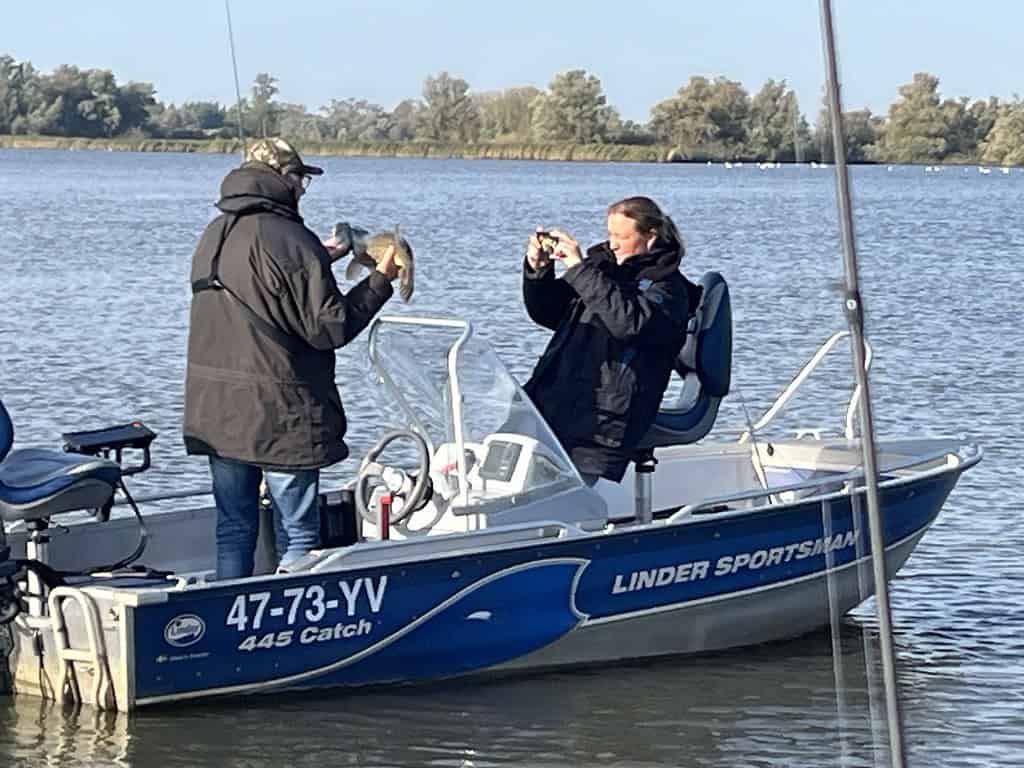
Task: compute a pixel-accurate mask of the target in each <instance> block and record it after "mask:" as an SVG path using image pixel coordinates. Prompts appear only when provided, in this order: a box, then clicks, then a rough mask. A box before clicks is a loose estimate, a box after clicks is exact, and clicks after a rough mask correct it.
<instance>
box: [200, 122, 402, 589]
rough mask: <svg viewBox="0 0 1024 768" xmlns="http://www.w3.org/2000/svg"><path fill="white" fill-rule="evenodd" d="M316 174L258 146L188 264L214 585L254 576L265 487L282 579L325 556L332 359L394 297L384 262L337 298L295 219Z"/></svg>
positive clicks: (283, 149) (336, 411)
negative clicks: (321, 501)
mask: <svg viewBox="0 0 1024 768" xmlns="http://www.w3.org/2000/svg"><path fill="white" fill-rule="evenodd" d="M322 173H323V170H322V169H320V168H317V167H316V166H312V165H306V164H305V163H304V162H303V161H302V159H301V158H300V157H299V154H298V152H296V150H295V149H294V148H293V147H292V146H291V145H290V144H288V143H287V142H285V141H283V140H282V139H261V140H259V141H257V142H256V143H255V144H253V146H252V147H250V149H249V151H248V154H247V155H246V162H245V163H243V164H242V166H241V167H240V168H237V169H235V170H233V171H231V172H230V173H228V175H227V176H226V177H225V178H224V181H223V182H222V183H221V198H220V201H219V202H218V203H217V208H218V209H220V211H221V215H220V216H218V217H217V218H215V219H214V220H213V221H212V222H211V223H210V224H209V226H207V228H206V230H205V231H204V232H203V235H202V238H201V239H200V241H199V245H198V247H197V248H196V251H195V254H194V256H193V258H192V293H193V296H192V309H191V317H190V323H189V341H188V371H187V374H186V380H185V417H184V430H183V432H184V438H185V448H186V451H187V452H188V453H190V454H201V455H206V456H208V457H209V461H210V472H211V475H212V477H213V494H214V499H215V502H216V506H217V533H216V537H217V578H218V579H228V578H240V577H243V576H249V575H251V574H252V572H253V563H254V556H255V551H256V539H257V536H258V533H259V486H260V481H261V479H262V480H265V482H266V486H267V489H268V491H269V495H270V498H271V501H272V502H273V505H274V510H275V512H276V519H277V522H278V525H277V526H276V527H277V550H278V554H279V557H280V565H281V566H282V567H286V566H287V565H288V564H289V563H291V562H293V561H294V560H297V559H298V558H300V557H302V556H303V555H305V554H306V553H307V552H309V550H311V549H314V548H315V547H316V546H318V544H319V530H320V523H319V512H318V509H317V503H316V497H317V492H318V484H319V470H320V468H321V467H326V466H328V465H330V464H333V463H335V462H337V461H341V460H342V459H344V458H345V457H346V456H348V447H347V446H346V445H345V442H344V440H343V438H344V435H345V430H346V426H347V425H346V421H345V412H344V410H343V408H342V405H341V398H340V396H339V395H338V389H337V387H336V386H335V383H334V377H335V356H334V350H335V349H337V348H338V347H341V346H344V345H345V344H347V343H348V342H350V341H351V340H352V339H354V338H355V337H356V336H357V335H358V334H359V333H360V332H361V331H362V330H363V329H364V328H365V327H366V326H367V325H368V324H369V322H370V320H371V319H372V318H373V316H374V315H375V314H376V313H377V312H378V311H379V310H380V308H381V307H382V306H383V305H384V303H385V302H386V301H387V300H388V298H390V296H391V293H392V288H391V281H392V280H393V279H394V278H395V277H396V275H397V273H398V268H397V266H396V265H395V262H394V254H393V252H392V253H389V254H387V255H386V256H385V258H384V259H383V260H382V261H381V262H380V264H378V265H377V269H376V271H374V272H371V273H370V275H369V276H368V277H367V278H366V279H364V280H363V281H362V282H361V283H359V284H358V285H356V286H354V287H353V288H352V289H351V290H350V291H349V292H348V293H347V294H343V293H342V292H341V291H340V290H339V289H338V285H337V283H336V282H335V279H334V275H333V273H332V272H331V263H332V261H333V260H335V259H337V258H339V257H341V256H342V255H344V253H343V252H340V251H339V250H338V249H329V248H328V247H326V246H325V244H324V243H321V242H320V239H319V238H318V237H317V236H316V235H315V234H314V233H313V232H312V231H310V230H309V229H308V228H307V227H306V226H305V225H304V224H303V221H302V217H301V216H299V211H298V206H299V200H300V199H301V198H302V195H303V194H304V193H305V190H306V187H307V186H308V185H309V182H310V180H311V179H312V178H313V177H314V176H319V175H320V174H322Z"/></svg>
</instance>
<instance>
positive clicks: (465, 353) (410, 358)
mask: <svg viewBox="0 0 1024 768" xmlns="http://www.w3.org/2000/svg"><path fill="white" fill-rule="evenodd" d="M428 323H433V324H428ZM441 323H443V325H442V324H441ZM372 359H373V363H374V373H375V375H376V376H377V379H378V383H379V384H380V389H381V390H383V392H382V394H383V396H384V397H383V400H382V402H384V403H387V407H388V409H389V414H390V416H391V421H395V417H399V416H400V417H401V421H403V422H404V425H405V426H407V427H408V428H410V429H413V430H415V431H416V432H419V433H420V434H422V435H423V436H424V437H425V438H426V440H427V443H428V446H429V448H430V452H431V473H432V475H433V480H434V485H435V491H437V492H440V493H441V494H442V495H444V496H445V497H446V498H448V499H450V500H451V501H452V503H453V504H455V505H456V506H459V507H468V508H472V507H479V506H481V505H487V506H491V505H492V504H497V505H499V506H501V507H502V508H505V507H510V506H515V505H518V504H523V503H527V502H532V501H535V500H536V499H538V498H540V497H543V496H547V495H551V494H554V493H558V492H561V491H563V490H567V489H569V488H573V487H577V486H579V485H581V484H582V481H581V480H580V477H579V474H578V473H577V472H576V469H575V467H574V466H573V464H572V462H571V461H570V460H569V457H568V456H567V455H566V453H565V450H564V449H563V448H562V446H561V445H560V444H559V442H558V440H557V439H556V438H555V436H554V435H553V434H552V433H551V430H550V428H549V427H548V426H547V424H545V423H544V420H543V418H542V417H541V416H540V414H539V413H538V412H537V409H536V408H535V407H534V405H533V403H532V402H531V401H530V399H529V398H528V397H527V396H526V394H525V393H524V392H523V390H522V388H521V387H520V386H519V384H518V382H517V381H516V380H515V378H514V377H513V376H512V374H511V373H509V371H508V369H507V368H506V367H505V365H504V363H502V361H501V360H500V358H499V357H498V356H497V354H495V352H494V350H493V348H492V347H491V346H490V345H489V344H488V343H487V342H486V341H483V340H480V339H477V338H475V337H473V336H472V335H471V333H470V329H469V326H468V325H466V324H464V323H462V322H461V321H450V320H449V321H443V320H439V321H430V320H427V319H423V320H420V319H414V318H408V319H405V318H402V319H399V318H392V319H388V320H386V321H384V322H382V323H380V324H379V325H378V326H377V328H376V329H375V332H374V340H373V345H372Z"/></svg>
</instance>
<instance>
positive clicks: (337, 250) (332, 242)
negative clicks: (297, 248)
mask: <svg viewBox="0 0 1024 768" xmlns="http://www.w3.org/2000/svg"><path fill="white" fill-rule="evenodd" d="M323 246H324V248H326V249H327V255H328V256H330V257H331V261H332V262H335V261H337V260H338V259H340V258H342V257H343V256H347V255H348V254H349V253H351V252H352V243H350V242H346V243H343V242H341V241H340V240H339V239H338V238H336V237H329V238H327V239H326V240H324V241H323Z"/></svg>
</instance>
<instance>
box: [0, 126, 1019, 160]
mask: <svg viewBox="0 0 1024 768" xmlns="http://www.w3.org/2000/svg"><path fill="white" fill-rule="evenodd" d="M292 143H293V144H294V145H295V147H296V148H297V149H298V150H299V151H300V152H301V153H302V154H303V155H308V156H310V157H393V158H427V159H462V160H551V161H561V162H624V163H681V164H691V165H706V164H709V163H710V164H715V165H719V164H723V163H733V164H737V163H744V164H750V165H757V164H759V163H766V162H772V161H763V160H758V159H756V158H755V159H751V158H742V159H739V160H733V159H731V158H718V157H695V158H687V157H685V156H684V155H683V154H682V153H681V152H679V151H678V150H677V149H675V148H673V147H668V146H665V145H659V144H649V145H637V144H564V143H548V144H540V143H527V142H522V143H486V144H442V143H438V142H426V141H395V142H355V143H342V142H303V141H296V142H292ZM0 149H44V150H45V149H49V150H54V149H57V150H72V151H78V150H82V151H97V152H98V151H107V152H178V153H183V154H192V153H204V154H237V153H239V152H240V150H241V143H240V141H239V140H238V139H222V138H217V139H150V138H141V139H140V138H132V139H128V138H116V139H110V138H99V139H90V138H84V137H73V136H34V135H21V134H19V135H13V134H0ZM780 164H781V165H798V164H799V163H794V162H791V161H781V162H780ZM802 164H804V165H811V164H815V163H812V162H810V161H804V162H803V163H802ZM818 164H819V165H821V163H818ZM848 164H849V165H919V166H933V167H938V166H943V167H945V166H950V167H964V166H972V165H973V166H978V167H979V168H980V167H990V168H1017V167H1020V166H1012V165H1010V166H1004V165H993V164H986V163H981V162H979V161H976V160H970V161H968V160H955V161H945V162H934V161H933V162H931V163H875V162H857V163H849V162H848Z"/></svg>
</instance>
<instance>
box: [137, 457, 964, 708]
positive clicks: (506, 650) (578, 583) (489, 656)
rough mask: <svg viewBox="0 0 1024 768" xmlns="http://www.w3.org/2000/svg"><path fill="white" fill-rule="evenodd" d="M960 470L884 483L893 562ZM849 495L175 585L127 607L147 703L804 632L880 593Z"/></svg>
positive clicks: (423, 676) (593, 658)
mask: <svg viewBox="0 0 1024 768" xmlns="http://www.w3.org/2000/svg"><path fill="white" fill-rule="evenodd" d="M958 476H959V471H950V472H944V473H942V474H938V475H932V476H930V477H924V478H921V479H919V480H915V481H914V482H910V483H906V484H902V485H894V486H891V487H887V488H883V489H882V492H881V493H882V497H881V501H882V507H883V509H884V511H885V520H886V524H885V525H886V528H885V531H884V535H885V542H886V551H887V559H888V562H889V566H890V572H892V571H894V570H895V569H896V568H898V567H899V566H901V565H902V564H903V562H904V561H905V560H906V558H907V557H908V556H909V554H910V552H911V551H912V550H913V548H914V546H915V545H916V544H917V542H918V540H919V539H920V537H921V536H922V535H923V534H924V532H925V530H926V529H927V528H928V526H929V525H930V524H931V523H932V521H933V520H934V519H935V517H936V515H937V514H938V512H939V509H940V508H941V506H942V504H943V502H944V501H945V499H946V497H947V495H948V494H949V492H950V491H951V490H952V488H953V486H954V485H955V484H956V481H957V479H958ZM853 504H856V505H858V506H863V496H853V497H850V496H836V497H834V498H832V499H831V500H830V501H829V502H827V503H826V504H823V503H822V502H821V501H820V500H819V501H814V502H808V503H799V502H795V503H790V504H785V505H778V506H777V507H774V508H772V507H769V508H766V509H764V510H761V511H758V512H756V513H735V512H730V513H723V514H706V515H696V516H694V517H693V518H691V519H690V520H688V521H686V522H684V523H683V524H677V525H653V526H648V527H643V528H633V529H622V530H621V531H619V532H616V533H611V534H609V533H601V534H594V535H588V536H582V537H573V538H566V539H561V540H545V541H543V542H542V543H537V544H535V545H534V544H527V545H523V546H518V547H514V548H507V547H506V548H502V549H495V550H493V551H480V552H479V553H475V554H460V555H458V556H448V557H441V558H437V559H422V558H421V559H410V560H409V561H407V562H397V563H394V564H389V565H387V566H384V567H372V568H363V569H358V570H344V571H337V572H331V573H319V574H314V575H295V576H292V577H287V578H285V577H280V576H278V577H273V578H272V579H263V580H256V581H254V582H252V583H246V584H244V585H240V584H233V585H232V584H227V585H224V586H217V585H210V586H209V587H206V588H203V589H199V590H185V591H180V592H171V593H169V595H168V597H167V599H166V601H162V602H155V603H152V604H140V605H138V606H137V607H135V608H132V609H131V610H130V611H129V616H128V618H129V621H130V623H131V625H132V632H131V633H129V637H130V638H131V639H130V646H131V652H130V653H129V654H128V656H129V660H128V662H127V663H129V664H132V665H133V669H132V674H130V675H129V678H130V679H131V680H132V681H133V682H132V688H133V690H132V692H131V698H132V699H133V701H134V704H135V705H144V704H152V703H157V702H162V701H172V700H177V699H184V698H192V697H197V696H209V695H218V694H233V693H251V692H265V691H275V690H280V689H284V688H291V687H317V686H352V685H369V684H386V683H395V682H418V681H425V680H430V679H439V678H446V677H453V676H459V675H467V674H481V673H489V672H500V671H504V670H511V669H517V668H537V667H543V666H551V665H565V664H574V663H592V662H597V661H607V660H615V659H623V658H638V657H644V656H652V655H660V654H668V653H686V652H695V651H703V650H715V649H720V648H727V647H732V646H737V645H743V644H749V643H757V642H765V641H768V640H772V639H777V638H779V637H785V636H791V635H795V634H799V633H802V632H805V631H808V630H810V629H813V628H815V627H819V626H822V625H824V624H826V623H827V622H828V618H829V603H830V601H831V603H832V604H833V607H834V608H835V609H837V610H839V612H840V613H843V612H846V611H848V610H850V608H852V607H854V606H855V605H857V604H858V603H859V602H861V601H862V600H864V599H865V598H867V597H868V596H869V595H870V594H871V593H872V592H873V585H872V583H871V577H870V568H863V567H858V563H860V564H861V565H864V564H865V563H866V562H867V559H868V558H869V555H870V547H869V542H868V536H867V531H866V529H865V528H864V527H863V523H862V522H861V520H862V519H863V517H862V516H861V515H859V514H858V515H857V516H856V520H857V524H856V525H855V524H854V523H855V515H854V512H853V509H852V505H853Z"/></svg>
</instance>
